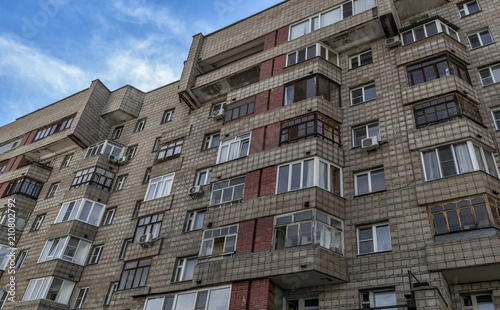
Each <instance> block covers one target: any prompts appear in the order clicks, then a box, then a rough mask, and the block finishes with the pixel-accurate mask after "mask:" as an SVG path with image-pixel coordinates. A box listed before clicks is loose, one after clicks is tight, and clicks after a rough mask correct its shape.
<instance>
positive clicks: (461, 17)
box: [460, 10, 483, 19]
mask: <svg viewBox="0 0 500 310" xmlns="http://www.w3.org/2000/svg"><path fill="white" fill-rule="evenodd" d="M482 11H483V10H479V11H477V12H474V13H470V14H467V15H464V16H460V19H463V18H467V17H469V16H472V15H476V14H479V13H481V12H482Z"/></svg>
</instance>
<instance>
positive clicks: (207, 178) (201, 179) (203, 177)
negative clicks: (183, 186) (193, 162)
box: [194, 167, 212, 186]
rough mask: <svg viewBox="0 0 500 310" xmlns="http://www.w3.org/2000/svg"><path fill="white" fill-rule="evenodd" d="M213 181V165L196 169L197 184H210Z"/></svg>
mask: <svg viewBox="0 0 500 310" xmlns="http://www.w3.org/2000/svg"><path fill="white" fill-rule="evenodd" d="M211 181H212V167H209V168H205V169H201V170H198V171H196V176H195V179H194V185H195V186H204V185H208V184H210V183H211Z"/></svg>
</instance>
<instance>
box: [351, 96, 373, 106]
mask: <svg viewBox="0 0 500 310" xmlns="http://www.w3.org/2000/svg"><path fill="white" fill-rule="evenodd" d="M376 100H377V98H373V99H370V100H365V101H363V102H360V103H354V104H353V103H351V107H357V106H360V105H363V104H365V103H367V102H372V101H376Z"/></svg>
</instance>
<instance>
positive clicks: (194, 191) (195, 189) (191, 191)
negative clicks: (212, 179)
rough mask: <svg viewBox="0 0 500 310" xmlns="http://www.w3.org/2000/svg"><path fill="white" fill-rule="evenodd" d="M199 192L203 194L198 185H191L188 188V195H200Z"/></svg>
mask: <svg viewBox="0 0 500 310" xmlns="http://www.w3.org/2000/svg"><path fill="white" fill-rule="evenodd" d="M201 194H203V189H202V188H201V186H200V185H196V186H191V187H190V188H189V190H188V195H189V196H191V197H192V196H197V195H201Z"/></svg>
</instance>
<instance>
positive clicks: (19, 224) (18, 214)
mask: <svg viewBox="0 0 500 310" xmlns="http://www.w3.org/2000/svg"><path fill="white" fill-rule="evenodd" d="M7 205H8V204H7ZM14 212H15V213H14ZM12 215H15V216H14V218H15V221H12ZM29 217H30V214H29V213H26V212H22V211H19V210H17V209H9V208H5V209H1V210H0V225H2V226H6V227H12V224H14V227H13V228H15V229H16V230H19V231H21V230H23V229H24V225H26V222H27V221H28V219H29ZM9 218H10V220H9ZM6 231H7V230H6Z"/></svg>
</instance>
